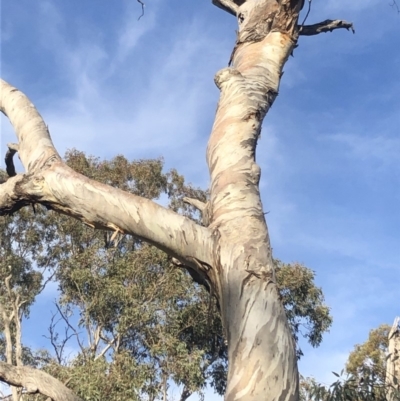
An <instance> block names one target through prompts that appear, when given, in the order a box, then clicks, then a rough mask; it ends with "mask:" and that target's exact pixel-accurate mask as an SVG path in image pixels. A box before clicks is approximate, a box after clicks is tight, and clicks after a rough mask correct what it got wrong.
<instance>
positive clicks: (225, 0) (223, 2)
mask: <svg viewBox="0 0 400 401" xmlns="http://www.w3.org/2000/svg"><path fill="white" fill-rule="evenodd" d="M244 2H245V1H238V0H236V1H235V0H212V3H213V4H214V6H217V7H219V8H220V9H222V10H224V11H226V12H227V13H229V14H232V15H234V16H235V17H236V16H237V14H238V11H239V5H241V4H242V3H244Z"/></svg>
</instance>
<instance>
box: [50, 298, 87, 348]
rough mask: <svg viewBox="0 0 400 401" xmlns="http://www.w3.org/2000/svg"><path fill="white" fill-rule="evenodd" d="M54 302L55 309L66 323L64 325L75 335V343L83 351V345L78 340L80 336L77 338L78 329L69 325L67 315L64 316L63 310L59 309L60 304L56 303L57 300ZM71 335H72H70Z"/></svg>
mask: <svg viewBox="0 0 400 401" xmlns="http://www.w3.org/2000/svg"><path fill="white" fill-rule="evenodd" d="M54 304H55V305H56V308H57V311H58V313H59V314H60V316H61V318H62V319H63V320H64V322H65V324H66V325H67V326H68V328H69V329H70V330H71V331H72V332H73V333H74V334H73V335H75V337H76V341H77V343H78V345H79V347H80V349H81V350H82V352H83V353H84V351H85V347H84V346H83V344H82V343H81V341H80V338H79V334H80V333H78V331H77V330H76V329H75V327H73V326H72V325H71V323H70V322H69V320H68V318H67V316H65V314H64V313H63V311H62V310H61V308H60V306H59V305H58V304H57V302H55V303H54ZM71 337H72V335H71Z"/></svg>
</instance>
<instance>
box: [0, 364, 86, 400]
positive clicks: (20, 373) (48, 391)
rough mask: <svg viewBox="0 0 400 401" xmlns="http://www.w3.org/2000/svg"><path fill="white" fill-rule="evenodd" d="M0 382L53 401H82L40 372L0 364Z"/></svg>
mask: <svg viewBox="0 0 400 401" xmlns="http://www.w3.org/2000/svg"><path fill="white" fill-rule="evenodd" d="M0 380H2V381H4V382H6V383H7V384H10V385H12V386H17V387H24V388H25V389H26V391H27V392H28V393H30V394H38V393H40V394H43V395H45V396H47V397H50V398H51V399H52V400H54V401H82V399H81V398H79V397H77V396H76V395H75V394H74V393H73V392H72V391H71V390H70V389H69V388H67V387H65V385H64V384H62V383H61V382H60V381H59V380H57V379H55V378H54V377H52V376H50V375H49V374H48V373H46V372H43V371H41V370H37V369H33V368H29V367H27V366H13V365H9V364H8V363H5V362H0Z"/></svg>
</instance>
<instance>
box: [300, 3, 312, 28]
mask: <svg viewBox="0 0 400 401" xmlns="http://www.w3.org/2000/svg"><path fill="white" fill-rule="evenodd" d="M311 2H312V0H308V10H307V14H306V16H305V17H304V20H303V22H302V24H301V27H303V26H304V23H305V22H306V21H307V18H308V16H309V15H310V11H311Z"/></svg>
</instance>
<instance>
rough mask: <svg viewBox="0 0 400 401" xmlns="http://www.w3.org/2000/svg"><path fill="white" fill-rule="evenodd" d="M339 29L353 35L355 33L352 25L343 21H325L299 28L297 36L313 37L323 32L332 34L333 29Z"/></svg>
mask: <svg viewBox="0 0 400 401" xmlns="http://www.w3.org/2000/svg"><path fill="white" fill-rule="evenodd" d="M341 28H344V29H347V30H351V31H352V32H353V33H355V32H356V31H355V30H354V27H353V24H352V23H351V22H347V21H343V20H331V19H327V20H325V21H322V22H320V23H318V24H313V25H303V26H301V27H300V28H299V35H303V36H313V35H318V34H320V33H324V32H332V31H334V30H335V29H341Z"/></svg>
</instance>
